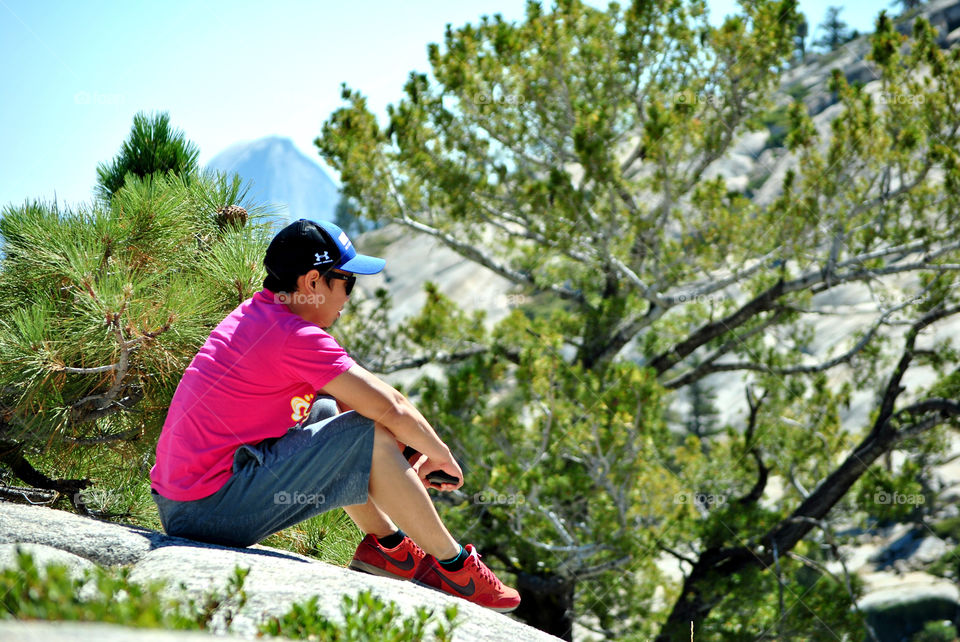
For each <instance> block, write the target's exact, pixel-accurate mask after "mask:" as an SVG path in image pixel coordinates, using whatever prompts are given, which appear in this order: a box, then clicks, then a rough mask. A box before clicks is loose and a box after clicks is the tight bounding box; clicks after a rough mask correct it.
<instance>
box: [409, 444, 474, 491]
mask: <svg viewBox="0 0 960 642" xmlns="http://www.w3.org/2000/svg"><path fill="white" fill-rule="evenodd" d="M403 456H404V457H405V458H406V460H407V461H408V462H410V466H411V467H412V468H413V469H414V470H415V471H416V473H417V476H418V477H419V478H420V483H422V484H423V485H424V487H425V488H434V489H436V490H443V491H449V490H456V489H458V488H460V487H461V486H463V471H462V470H461V469H460V465H459V464H458V463H457V461H456V460H455V459H454V458H453V455H449V454H447V456H445V457H435V458H433V459H431V458H430V457H427V456H426V455H424V454H421V453H419V452H417V451H416V450H415V449H413V448H411V447H410V446H407V447H406V448H404V449H403ZM438 470H439V471H443V472H444V473H446V474H447V475H450V476H451V477H456V479H457V483H455V484H454V483H447V482H442V483H437V482H432V481H430V480H428V479H427V475H429V474H430V473H433V472H436V471H438Z"/></svg>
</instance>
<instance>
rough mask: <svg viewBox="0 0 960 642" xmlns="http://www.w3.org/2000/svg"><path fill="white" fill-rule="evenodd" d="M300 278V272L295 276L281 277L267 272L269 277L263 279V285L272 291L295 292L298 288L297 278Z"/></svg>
mask: <svg viewBox="0 0 960 642" xmlns="http://www.w3.org/2000/svg"><path fill="white" fill-rule="evenodd" d="M299 278H300V275H299V274H298V275H297V276H294V277H287V278H285V279H280V278H277V277H275V276H273V275H272V274H270V273H267V277H266V278H265V279H264V280H263V287H265V288H266V289H268V290H270V291H271V292H294V291H296V289H297V279H299Z"/></svg>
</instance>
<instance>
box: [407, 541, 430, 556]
mask: <svg viewBox="0 0 960 642" xmlns="http://www.w3.org/2000/svg"><path fill="white" fill-rule="evenodd" d="M407 539H408V540H410V546H412V547H413V552H414V553H416V555H417V557H425V556H426V553H424V552H423V549H422V548H420V546H418V545H417V543H416V542H415V541H413V540H412V539H410V538H409V537H407Z"/></svg>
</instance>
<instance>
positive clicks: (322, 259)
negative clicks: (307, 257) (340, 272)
mask: <svg viewBox="0 0 960 642" xmlns="http://www.w3.org/2000/svg"><path fill="white" fill-rule="evenodd" d="M313 256H314V258H315V259H316V260H315V261H314V262H313V264H314V265H323V264H324V263H333V259H331V258H330V252H324V253H323V256H321V255H320V253H319V252H314V254H313Z"/></svg>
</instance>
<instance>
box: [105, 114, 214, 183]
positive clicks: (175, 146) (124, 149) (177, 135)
mask: <svg viewBox="0 0 960 642" xmlns="http://www.w3.org/2000/svg"><path fill="white" fill-rule="evenodd" d="M199 156H200V150H199V148H198V147H197V146H196V145H195V144H194V143H192V142H190V141H188V140H187V139H186V137H185V135H184V133H183V132H182V131H180V130H179V129H176V128H174V127H172V126H171V125H170V115H169V114H168V113H166V112H163V113H159V114H146V113H144V112H139V113H137V114H136V115H135V116H134V117H133V127H132V128H131V129H130V135H129V137H128V138H127V140H125V141H124V142H123V145H122V146H121V147H120V152H119V153H118V154H117V156H116V158H114V159H113V162H112V163H109V164H108V163H101V164H100V165H99V166H98V167H97V182H98V186H97V189H98V192H99V194H100V196H101V197H103V198H105V199H109V198H110V197H112V196H113V195H114V194H116V193H117V192H118V191H119V190H120V188H121V187H123V185H124V183H125V182H126V180H127V177H128V176H130V175H133V176H136V177H139V178H147V177H149V176H152V175H154V174H161V175H165V174H167V172H171V173H173V174H175V175H176V176H182V177H184V178H186V177H189V176H190V175H192V174H193V173H195V172H196V170H197V158H198V157H199Z"/></svg>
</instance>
